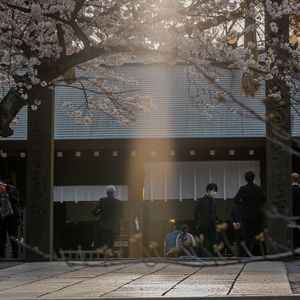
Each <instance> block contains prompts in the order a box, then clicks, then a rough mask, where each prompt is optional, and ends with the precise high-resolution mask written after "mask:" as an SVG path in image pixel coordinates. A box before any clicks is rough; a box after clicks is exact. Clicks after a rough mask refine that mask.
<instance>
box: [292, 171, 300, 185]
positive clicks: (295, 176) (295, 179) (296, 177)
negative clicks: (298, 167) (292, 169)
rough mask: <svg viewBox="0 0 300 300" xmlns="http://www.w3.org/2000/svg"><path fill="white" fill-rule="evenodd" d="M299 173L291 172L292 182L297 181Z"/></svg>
mask: <svg viewBox="0 0 300 300" xmlns="http://www.w3.org/2000/svg"><path fill="white" fill-rule="evenodd" d="M299 177H300V176H299V174H298V173H293V174H292V183H297V184H298V183H299Z"/></svg>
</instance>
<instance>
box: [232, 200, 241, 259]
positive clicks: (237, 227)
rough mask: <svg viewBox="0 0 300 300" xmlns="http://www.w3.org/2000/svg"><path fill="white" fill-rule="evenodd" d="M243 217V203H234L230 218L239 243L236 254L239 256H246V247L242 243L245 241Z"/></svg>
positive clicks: (237, 243)
mask: <svg viewBox="0 0 300 300" xmlns="http://www.w3.org/2000/svg"><path fill="white" fill-rule="evenodd" d="M241 217H242V210H241V204H236V203H233V204H232V209H231V213H230V220H231V223H232V227H233V230H234V236H235V241H236V245H237V248H236V250H237V251H236V255H237V256H239V257H241V256H244V248H243V247H242V245H241V242H242V241H243V234H242V229H241V222H242V221H241Z"/></svg>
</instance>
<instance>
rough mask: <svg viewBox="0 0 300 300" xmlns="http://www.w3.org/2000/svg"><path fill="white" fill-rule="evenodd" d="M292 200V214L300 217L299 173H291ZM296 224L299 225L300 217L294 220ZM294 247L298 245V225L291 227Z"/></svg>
mask: <svg viewBox="0 0 300 300" xmlns="http://www.w3.org/2000/svg"><path fill="white" fill-rule="evenodd" d="M292 201H293V216H294V217H297V218H300V186H299V174H298V173H293V174H292ZM296 225H298V226H300V219H298V220H296ZM293 240H294V248H299V247H300V227H299V228H294V229H293Z"/></svg>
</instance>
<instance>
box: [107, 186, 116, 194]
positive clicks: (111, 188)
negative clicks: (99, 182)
mask: <svg viewBox="0 0 300 300" xmlns="http://www.w3.org/2000/svg"><path fill="white" fill-rule="evenodd" d="M105 190H106V195H107V196H114V195H115V193H116V188H115V186H114V185H108V186H107V187H106V188H105Z"/></svg>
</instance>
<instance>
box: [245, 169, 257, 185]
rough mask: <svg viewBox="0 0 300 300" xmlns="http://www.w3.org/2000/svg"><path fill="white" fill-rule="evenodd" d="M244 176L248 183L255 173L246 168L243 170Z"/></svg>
mask: <svg viewBox="0 0 300 300" xmlns="http://www.w3.org/2000/svg"><path fill="white" fill-rule="evenodd" d="M244 178H245V180H246V181H247V182H248V183H252V182H253V181H254V178H255V175H254V173H253V171H251V170H248V171H246V172H245V175H244Z"/></svg>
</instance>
